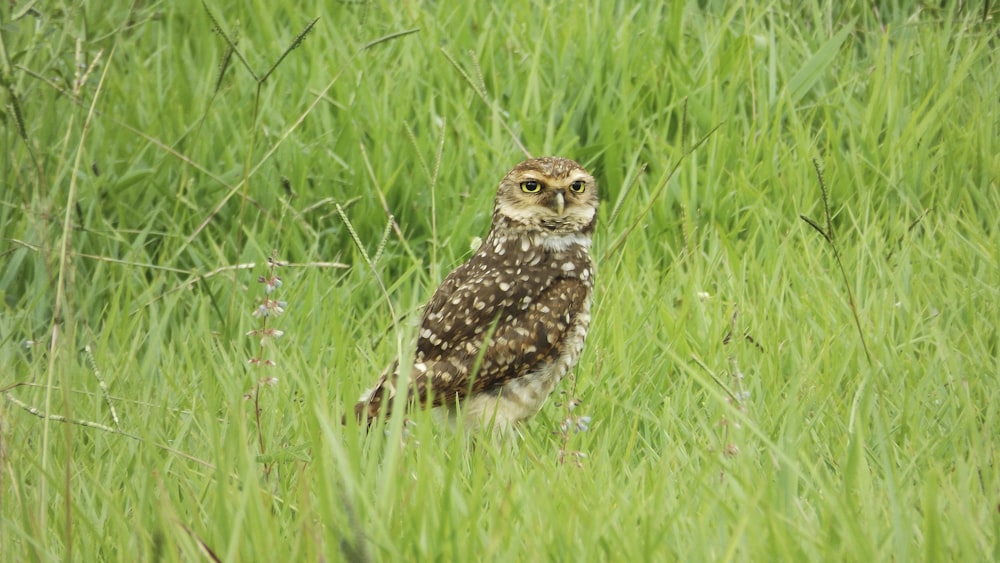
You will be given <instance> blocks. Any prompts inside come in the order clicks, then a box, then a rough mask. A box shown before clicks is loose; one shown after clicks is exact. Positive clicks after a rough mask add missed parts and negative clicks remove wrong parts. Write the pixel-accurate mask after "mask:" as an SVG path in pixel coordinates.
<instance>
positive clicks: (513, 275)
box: [355, 157, 598, 434]
mask: <svg viewBox="0 0 1000 563" xmlns="http://www.w3.org/2000/svg"><path fill="white" fill-rule="evenodd" d="M597 205H598V194H597V185H596V183H595V181H594V177H593V176H591V175H590V174H589V173H588V172H587V171H586V170H584V168H583V167H582V166H580V165H579V164H577V163H576V162H574V161H572V160H569V159H565V158H556V157H549V158H535V159H531V160H526V161H524V162H522V163H520V164H518V165H517V166H515V167H514V168H513V169H512V170H511V171H510V172H508V173H507V175H506V176H504V178H503V179H502V180H501V181H500V186H499V187H498V188H497V193H496V200H495V203H494V207H493V222H492V225H491V226H490V231H489V234H488V235H487V236H486V239H485V240H483V242H482V244H481V245H480V246H479V249H478V250H477V251H476V253H475V255H473V256H472V257H471V258H470V259H469V260H468V261H467V262H465V263H464V264H462V265H461V266H459V267H458V268H456V269H455V270H454V271H453V272H451V274H449V275H448V276H447V277H446V278H445V279H444V281H443V282H442V283H441V286H440V287H439V288H438V289H437V291H436V292H435V293H434V296H433V297H432V298H431V300H430V302H429V303H428V304H427V306H426V308H425V309H424V311H423V317H422V319H421V322H420V329H419V332H418V334H417V345H416V352H415V357H414V360H413V363H412V364H410V370H409V371H410V379H409V385H408V387H407V389H406V392H407V395H408V398H407V404H408V405H413V404H417V405H420V406H423V407H441V408H442V410H446V411H447V412H448V413H449V414H450V415H452V416H453V417H457V416H461V417H462V418H463V420H464V423H465V428H466V429H467V430H473V431H474V430H476V429H478V428H486V427H488V428H492V429H493V431H494V432H495V433H498V434H509V433H510V432H511V431H513V430H515V429H516V428H517V426H518V424H519V423H520V422H522V421H524V420H526V419H528V418H530V417H532V416H534V415H535V414H536V413H537V412H538V411H539V410H540V409H541V408H542V405H543V404H544V403H545V400H546V399H547V398H548V396H549V395H550V394H551V393H552V390H553V389H554V388H555V386H556V384H557V383H559V381H560V379H561V378H562V377H563V376H564V375H566V373H567V372H568V371H569V370H571V369H572V368H573V367H574V366H575V365H576V363H577V360H579V358H580V353H581V352H582V350H583V344H584V340H585V339H586V337H587V329H588V327H589V326H590V304H591V296H592V294H593V288H594V265H593V260H592V258H591V254H590V246H591V240H592V238H593V234H594V227H595V225H596V223H597ZM398 378H399V361H398V360H397V361H396V362H395V363H394V364H393V365H392V366H391V367H390V368H389V369H387V370H386V372H385V373H383V374H382V376H381V377H380V378H379V379H378V381H377V382H376V384H375V386H374V387H372V388H371V389H369V390H368V391H366V392H365V393H364V394H363V395H362V396H361V398H360V399H359V401H358V403H357V405H356V406H355V414H356V416H357V418H358V420H359V422H362V423H364V422H367V423H369V424H370V423H371V422H372V421H373V420H374V419H375V418H377V417H378V416H379V414H380V413H382V414H383V415H384V416H390V415H391V414H392V408H393V397H394V396H395V395H396V393H397V392H399V389H397V381H398Z"/></svg>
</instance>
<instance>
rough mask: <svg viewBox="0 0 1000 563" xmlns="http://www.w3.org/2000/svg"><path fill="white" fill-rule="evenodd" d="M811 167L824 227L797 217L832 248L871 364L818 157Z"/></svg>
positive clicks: (810, 220) (802, 217) (866, 355)
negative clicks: (820, 196) (820, 194)
mask: <svg viewBox="0 0 1000 563" xmlns="http://www.w3.org/2000/svg"><path fill="white" fill-rule="evenodd" d="M813 168H815V169H816V178H817V180H818V181H819V189H820V193H822V194H823V216H824V218H825V219H826V228H825V229H824V228H823V227H820V226H819V225H818V224H817V223H816V222H815V221H813V220H812V219H810V218H809V217H806V216H805V215H802V214H800V215H799V218H801V219H802V220H803V221H805V222H806V223H807V224H808V225H809V226H810V227H812V228H813V229H816V232H818V233H819V234H820V235H822V236H823V239H824V240H826V243H827V244H828V245H829V246H830V248H831V249H833V259H834V261H835V262H837V267H838V268H839V269H840V275H841V278H842V279H843V280H844V288H845V289H846V290H847V302H848V304H849V305H850V307H851V315H852V316H853V317H854V326H855V327H857V329H858V337H859V338H860V339H861V348H862V349H863V350H864V352H865V358H867V359H868V365H873V364H872V355H871V353H870V352H869V351H868V343H867V342H866V341H865V332H864V330H862V328H861V317H860V316H858V307H857V305H856V304H855V303H854V292H853V291H851V282H850V279H849V278H848V277H847V268H845V267H844V261H843V260H842V259H841V258H840V248H838V246H837V240H836V238H834V232H833V214H832V213H831V212H830V194H829V191H828V190H827V188H826V180H824V179H823V169H822V167H821V166H820V163H819V160H818V159H815V158H814V159H813Z"/></svg>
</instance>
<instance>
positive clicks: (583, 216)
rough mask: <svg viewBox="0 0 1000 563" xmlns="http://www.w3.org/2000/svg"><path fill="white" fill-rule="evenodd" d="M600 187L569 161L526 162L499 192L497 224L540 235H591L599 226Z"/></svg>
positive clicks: (505, 179)
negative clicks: (596, 225) (502, 220)
mask: <svg viewBox="0 0 1000 563" xmlns="http://www.w3.org/2000/svg"><path fill="white" fill-rule="evenodd" d="M597 202H598V198H597V183H596V182H595V181H594V177H593V176H591V175H590V174H589V173H588V172H587V171H586V170H584V168H583V167H582V166H580V165H579V164H577V163H576V162H574V161H572V160H569V159H568V158H559V157H545V158H533V159H531V160H526V161H524V162H522V163H520V164H518V165H517V166H515V167H514V168H513V169H511V171H510V172H508V173H507V175H506V176H504V178H503V180H501V181H500V187H499V188H498V189H497V198H496V206H495V208H494V212H493V215H494V223H496V222H497V220H501V219H506V221H505V222H506V223H508V224H509V227H511V228H513V229H515V230H519V231H530V232H534V233H539V234H546V233H551V234H556V235H565V234H569V233H584V234H590V233H592V232H593V230H594V225H595V223H596V222H597Z"/></svg>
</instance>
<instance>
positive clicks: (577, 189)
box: [569, 180, 587, 194]
mask: <svg viewBox="0 0 1000 563" xmlns="http://www.w3.org/2000/svg"><path fill="white" fill-rule="evenodd" d="M569 189H571V190H573V192H574V193H578V194H582V193H583V192H584V190H586V189H587V185H586V184H584V182H583V180H577V181H575V182H573V183H572V184H570V185H569Z"/></svg>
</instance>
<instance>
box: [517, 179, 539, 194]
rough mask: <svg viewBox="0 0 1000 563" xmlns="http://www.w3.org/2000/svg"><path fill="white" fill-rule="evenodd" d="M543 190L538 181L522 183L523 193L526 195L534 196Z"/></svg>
mask: <svg viewBox="0 0 1000 563" xmlns="http://www.w3.org/2000/svg"><path fill="white" fill-rule="evenodd" d="M540 189H542V185H541V184H539V183H538V182H537V181H536V180H528V181H527V182H521V191H522V192H524V193H526V194H533V193H536V192H538V190H540Z"/></svg>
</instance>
